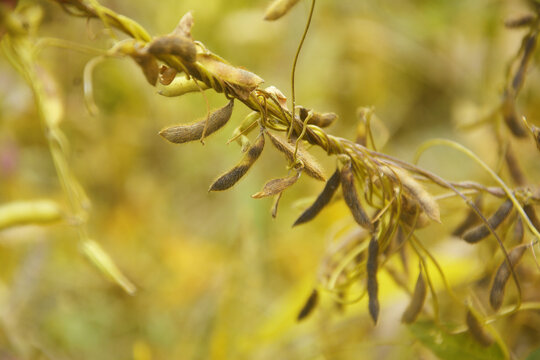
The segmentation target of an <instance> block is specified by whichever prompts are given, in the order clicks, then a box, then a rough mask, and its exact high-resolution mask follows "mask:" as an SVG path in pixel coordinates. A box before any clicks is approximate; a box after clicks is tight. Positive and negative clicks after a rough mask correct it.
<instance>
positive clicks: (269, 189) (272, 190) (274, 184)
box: [251, 171, 300, 199]
mask: <svg viewBox="0 0 540 360" xmlns="http://www.w3.org/2000/svg"><path fill="white" fill-rule="evenodd" d="M299 177H300V171H298V172H297V173H296V174H293V175H291V176H287V177H284V178H279V179H272V180H270V181H268V182H267V183H266V184H264V187H263V189H262V190H261V191H259V192H258V193H256V194H253V195H251V197H252V198H254V199H261V198H263V197H267V196H273V195H277V194H280V193H282V192H283V191H285V190H286V189H287V188H289V187H291V186H292V185H294V183H296V180H298V178H299Z"/></svg>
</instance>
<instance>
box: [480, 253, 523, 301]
mask: <svg viewBox="0 0 540 360" xmlns="http://www.w3.org/2000/svg"><path fill="white" fill-rule="evenodd" d="M527 247H528V244H523V245H518V246H516V247H515V248H513V249H512V250H510V251H509V252H508V259H509V261H510V264H512V268H514V267H515V266H516V265H517V263H518V262H519V260H521V258H522V257H523V254H524V253H525V250H527ZM510 274H511V272H510V268H509V267H508V264H507V262H506V261H505V260H503V262H502V264H501V265H500V266H499V268H498V269H497V273H496V274H495V278H493V285H491V293H490V295H489V303H490V304H491V307H492V308H493V310H499V309H500V308H501V305H502V303H503V298H504V288H505V287H506V283H507V282H508V279H509V278H510Z"/></svg>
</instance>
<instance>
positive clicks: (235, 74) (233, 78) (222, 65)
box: [197, 54, 264, 91]
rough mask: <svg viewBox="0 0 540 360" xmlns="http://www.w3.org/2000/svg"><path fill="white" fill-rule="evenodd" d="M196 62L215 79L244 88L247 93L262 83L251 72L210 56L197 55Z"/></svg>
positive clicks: (261, 80)
mask: <svg viewBox="0 0 540 360" xmlns="http://www.w3.org/2000/svg"><path fill="white" fill-rule="evenodd" d="M197 61H198V62H199V63H200V64H201V65H202V66H203V67H204V68H205V69H206V70H207V71H209V72H211V73H212V74H214V75H215V76H216V77H217V78H219V79H221V80H223V81H226V82H228V83H230V84H234V85H238V86H240V87H241V88H246V89H247V90H248V91H251V90H253V89H255V88H256V87H257V86H259V84H261V83H262V82H263V81H264V80H263V79H261V78H260V77H259V76H257V75H255V74H253V73H252V72H249V71H247V70H244V69H240V68H237V67H234V66H232V65H230V64H227V63H226V62H224V61H223V60H221V59H220V58H218V57H217V56H215V55H212V54H198V55H197Z"/></svg>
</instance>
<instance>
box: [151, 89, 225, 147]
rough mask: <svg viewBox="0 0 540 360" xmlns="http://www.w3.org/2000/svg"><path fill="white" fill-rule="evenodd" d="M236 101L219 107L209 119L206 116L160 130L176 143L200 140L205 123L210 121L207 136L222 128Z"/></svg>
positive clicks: (161, 133)
mask: <svg viewBox="0 0 540 360" xmlns="http://www.w3.org/2000/svg"><path fill="white" fill-rule="evenodd" d="M233 105H234V101H233V100H231V101H229V103H228V104H227V105H225V106H224V107H222V108H219V109H217V110H215V111H213V112H212V113H210V116H209V117H208V119H206V118H204V119H202V120H200V121H197V122H195V123H192V124H187V125H177V126H171V127H168V128H166V129H163V130H161V131H160V132H159V135H161V136H163V137H164V138H165V139H167V140H168V141H170V142H172V143H175V144H182V143H186V142H189V141H195V140H200V139H201V138H202V135H203V133H204V128H205V125H206V123H207V121H208V125H206V126H207V128H206V133H205V136H208V135H210V134H212V133H214V132H216V131H217V130H219V129H221V128H222V127H223V126H224V125H225V124H226V123H227V121H229V119H230V118H231V115H232V110H233Z"/></svg>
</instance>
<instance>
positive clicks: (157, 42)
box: [148, 35, 197, 63]
mask: <svg viewBox="0 0 540 360" xmlns="http://www.w3.org/2000/svg"><path fill="white" fill-rule="evenodd" d="M148 52H149V53H150V54H153V55H176V56H179V57H180V58H181V59H182V60H183V61H185V62H187V63H194V62H195V61H196V60H197V48H196V47H195V43H193V41H192V40H190V39H188V38H187V37H185V36H178V35H163V36H158V37H156V38H155V39H154V40H152V41H151V42H150V44H149V45H148Z"/></svg>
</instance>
